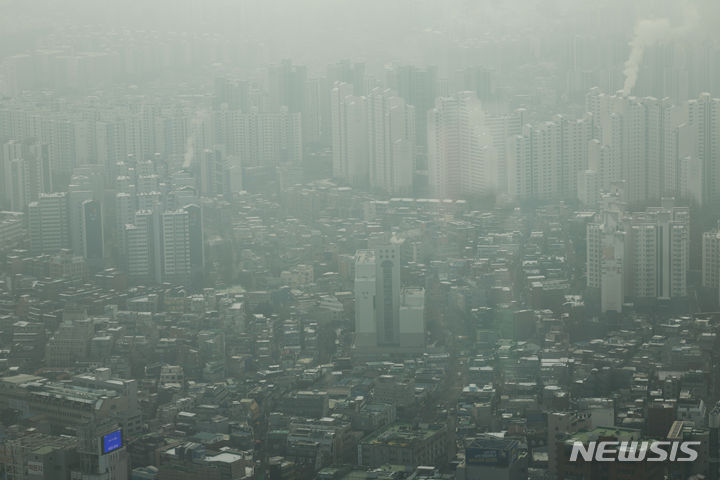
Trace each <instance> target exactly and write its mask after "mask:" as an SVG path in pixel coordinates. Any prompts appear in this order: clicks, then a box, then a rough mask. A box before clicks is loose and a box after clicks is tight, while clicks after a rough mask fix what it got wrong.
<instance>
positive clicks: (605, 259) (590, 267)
mask: <svg viewBox="0 0 720 480" xmlns="http://www.w3.org/2000/svg"><path fill="white" fill-rule="evenodd" d="M689 230H690V222H689V211H688V209H687V208H686V207H674V206H673V202H672V199H663V205H662V206H660V207H651V208H648V209H647V210H646V211H645V212H636V213H632V214H628V213H625V212H622V211H619V210H614V211H602V212H601V213H600V214H599V216H598V221H597V222H593V223H590V224H588V226H587V285H588V287H590V288H597V289H600V297H601V308H602V310H603V311H606V310H616V307H617V306H618V305H622V302H623V301H624V299H625V298H631V299H634V300H635V301H645V302H647V301H654V300H658V299H665V300H672V299H678V298H683V297H686V296H687V271H688V268H689V261H688V259H689ZM620 285H621V286H622V287H619V286H620ZM619 288H622V295H620V290H618V289H619Z"/></svg>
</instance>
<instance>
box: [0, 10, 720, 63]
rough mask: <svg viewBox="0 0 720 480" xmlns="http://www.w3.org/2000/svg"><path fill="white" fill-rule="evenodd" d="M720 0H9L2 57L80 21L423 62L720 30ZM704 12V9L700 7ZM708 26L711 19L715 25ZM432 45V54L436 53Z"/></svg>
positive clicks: (286, 53)
mask: <svg viewBox="0 0 720 480" xmlns="http://www.w3.org/2000/svg"><path fill="white" fill-rule="evenodd" d="M717 3H719V2H717V1H715V0H684V1H677V0H633V1H628V0H62V1H59V0H32V1H27V0H0V39H2V40H3V42H2V43H3V44H4V46H1V47H0V55H2V54H7V53H15V52H12V51H9V50H20V49H21V47H22V46H25V45H27V46H28V47H30V48H32V46H33V45H32V42H33V41H37V39H38V38H39V37H42V36H43V35H46V34H47V33H49V32H51V31H54V32H56V33H61V34H62V33H63V32H66V31H67V29H68V27H69V26H72V27H73V28H91V27H92V26H96V27H97V26H98V25H102V26H103V28H110V29H113V28H116V29H130V30H143V29H151V30H158V31H194V32H210V33H213V34H218V35H221V36H222V37H223V38H231V39H233V41H235V40H244V41H245V40H250V41H252V42H256V43H259V44H262V45H263V49H264V51H265V53H266V55H267V57H268V58H267V59H268V60H270V61H275V60H276V59H277V58H282V57H291V58H293V59H296V60H297V61H299V62H304V63H307V64H311V65H312V64H313V63H315V62H317V63H318V64H323V63H327V62H328V61H332V60H333V59H337V58H351V59H360V60H370V61H372V60H382V61H389V60H401V59H402V60H405V61H409V62H410V61H416V62H422V61H423V60H425V59H426V57H427V56H428V49H437V50H438V51H437V52H435V53H433V54H435V55H442V54H443V49H444V48H448V47H452V46H454V45H458V44H465V43H467V42H475V41H497V40H498V39H502V38H512V37H528V36H531V37H536V38H542V39H553V38H555V37H558V36H561V37H562V36H568V35H575V34H591V35H592V34H595V35H608V36H615V37H619V38H620V39H621V40H623V41H624V42H627V41H629V40H630V38H631V37H632V33H633V29H634V28H635V25H636V24H637V22H638V21H639V20H642V19H657V18H667V19H668V24H669V25H670V26H672V27H680V26H685V27H687V28H686V30H687V31H691V32H705V33H708V34H714V32H715V28H714V27H713V26H710V25H709V24H710V22H711V21H712V20H713V19H717V18H718V16H717V15H715V14H714V12H720V9H719V8H718V6H717V5H716V4H717ZM698 12H699V13H698ZM706 24H707V25H706ZM431 53H432V52H431Z"/></svg>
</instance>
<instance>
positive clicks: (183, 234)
mask: <svg viewBox="0 0 720 480" xmlns="http://www.w3.org/2000/svg"><path fill="white" fill-rule="evenodd" d="M161 217H162V247H163V248H162V260H163V262H162V268H163V275H162V278H163V281H166V282H171V283H179V284H185V285H187V284H188V283H189V281H190V274H191V263H190V258H191V257H190V250H191V249H190V215H189V214H188V212H187V211H185V210H176V211H170V212H165V213H163V214H162V215H161Z"/></svg>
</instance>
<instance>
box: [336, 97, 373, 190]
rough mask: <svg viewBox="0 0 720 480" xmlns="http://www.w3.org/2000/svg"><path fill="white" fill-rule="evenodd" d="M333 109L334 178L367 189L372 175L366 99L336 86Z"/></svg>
mask: <svg viewBox="0 0 720 480" xmlns="http://www.w3.org/2000/svg"><path fill="white" fill-rule="evenodd" d="M330 108H331V115H332V149H333V176H334V177H337V178H340V179H343V180H345V181H346V182H348V183H350V184H351V185H357V186H367V185H368V183H369V174H370V171H369V162H368V148H369V142H368V134H367V129H368V116H367V115H368V113H367V99H366V98H365V97H357V96H354V95H352V86H351V85H349V84H347V83H336V84H335V86H334V87H333V90H332V94H331V100H330Z"/></svg>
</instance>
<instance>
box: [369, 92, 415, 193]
mask: <svg viewBox="0 0 720 480" xmlns="http://www.w3.org/2000/svg"><path fill="white" fill-rule="evenodd" d="M367 109H368V127H367V134H368V142H369V148H368V154H369V156H370V165H369V167H370V172H369V179H370V187H371V188H378V189H381V190H384V191H386V192H388V193H393V194H407V193H411V191H412V186H413V175H414V173H415V108H414V107H412V106H408V105H406V104H405V101H404V100H403V99H402V98H400V97H396V96H394V95H392V93H391V92H390V91H389V90H381V89H379V88H376V89H373V90H372V91H371V92H370V95H369V96H368V101H367Z"/></svg>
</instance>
